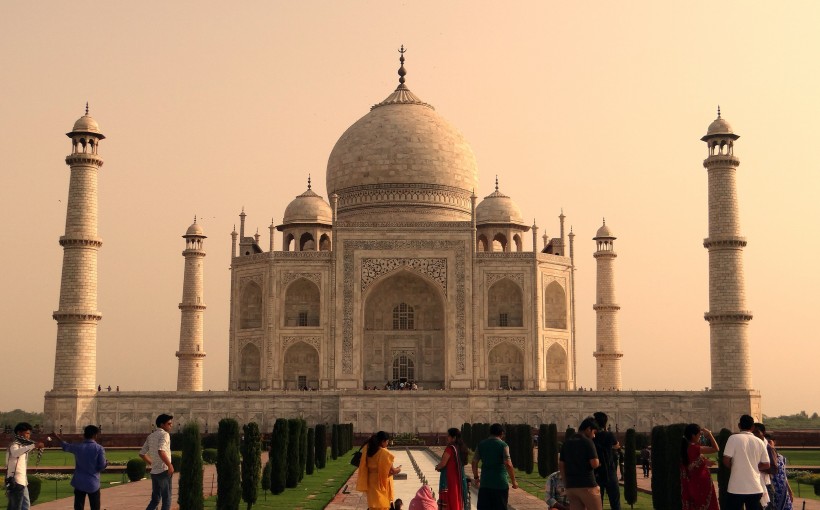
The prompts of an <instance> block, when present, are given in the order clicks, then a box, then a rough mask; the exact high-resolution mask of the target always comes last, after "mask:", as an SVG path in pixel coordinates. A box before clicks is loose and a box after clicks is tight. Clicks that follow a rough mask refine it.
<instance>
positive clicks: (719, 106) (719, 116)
mask: <svg viewBox="0 0 820 510" xmlns="http://www.w3.org/2000/svg"><path fill="white" fill-rule="evenodd" d="M718 118H720V105H718Z"/></svg>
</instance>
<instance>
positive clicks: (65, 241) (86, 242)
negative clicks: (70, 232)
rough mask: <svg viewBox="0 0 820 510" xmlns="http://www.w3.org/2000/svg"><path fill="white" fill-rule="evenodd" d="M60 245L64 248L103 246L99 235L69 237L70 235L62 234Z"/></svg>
mask: <svg viewBox="0 0 820 510" xmlns="http://www.w3.org/2000/svg"><path fill="white" fill-rule="evenodd" d="M60 246H62V247H63V248H68V247H74V246H79V247H87V246H92V247H94V248H99V247H100V246H102V239H100V238H97V237H92V238H83V237H69V236H60Z"/></svg>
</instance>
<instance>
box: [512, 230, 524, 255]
mask: <svg viewBox="0 0 820 510" xmlns="http://www.w3.org/2000/svg"><path fill="white" fill-rule="evenodd" d="M513 243H514V244H515V251H521V248H522V244H521V236H520V235H518V234H515V235H514V236H513Z"/></svg>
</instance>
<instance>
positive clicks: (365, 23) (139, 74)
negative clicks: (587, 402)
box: [0, 1, 820, 415]
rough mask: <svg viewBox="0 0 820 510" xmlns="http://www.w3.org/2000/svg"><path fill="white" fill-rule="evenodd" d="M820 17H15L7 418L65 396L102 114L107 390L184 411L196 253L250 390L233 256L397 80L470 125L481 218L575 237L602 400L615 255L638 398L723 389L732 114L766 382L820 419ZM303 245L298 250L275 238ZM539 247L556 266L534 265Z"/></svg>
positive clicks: (216, 355) (784, 406)
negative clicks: (710, 200)
mask: <svg viewBox="0 0 820 510" xmlns="http://www.w3.org/2000/svg"><path fill="white" fill-rule="evenodd" d="M818 19H820V4H818V3H816V2H790V3H789V4H788V8H783V7H782V6H779V5H774V4H771V3H764V2H720V3H715V2H685V3H677V2H676V3H673V2H654V1H645V2H643V1H642V2H600V3H586V4H584V5H583V6H579V5H575V4H571V3H567V2H541V1H539V2H517V3H512V4H510V3H506V2H505V3H502V2H476V1H469V2H438V1H430V2H418V1H412V2H411V1H405V2H390V1H370V2H366V1H351V2H267V1H266V2H239V3H233V4H226V3H225V2H210V1H208V2H202V1H197V2H130V3H126V2H105V3H100V2H71V3H65V2H36V3H31V2H16V3H9V4H6V5H5V6H4V13H3V22H2V23H3V27H2V29H0V47H2V48H3V51H2V52H0V69H2V73H0V91H2V96H0V140H2V141H3V142H2V147H3V149H4V150H3V155H4V160H5V162H4V164H3V168H4V169H3V172H2V177H3V179H2V183H3V187H2V189H3V194H2V200H0V212H2V215H3V218H4V222H3V224H4V227H3V231H2V233H3V239H4V241H5V245H4V249H3V250H2V251H0V267H2V268H3V278H2V292H0V310H2V311H3V315H2V320H1V321H0V341H2V348H3V352H4V356H3V360H4V362H3V379H4V381H5V388H6V390H5V391H3V392H0V409H2V410H8V409H13V408H16V407H20V408H24V409H28V410H42V406H43V393H44V392H45V391H47V390H48V389H50V388H51V385H52V368H53V365H54V346H55V339H56V323H55V322H54V320H53V319H52V318H51V313H52V311H54V310H55V309H56V308H57V304H58V296H59V286H60V269H61V268H60V264H61V260H62V248H61V247H60V246H59V244H58V242H57V241H58V238H59V236H60V235H62V234H63V232H64V225H65V204H66V198H67V193H68V176H69V170H68V167H67V166H65V164H64V162H63V159H64V157H65V155H66V154H68V153H69V150H70V143H69V140H68V138H66V137H65V135H64V133H66V132H68V131H70V129H71V126H72V124H73V122H74V121H75V120H76V119H77V118H78V117H79V116H80V115H82V113H83V107H84V104H85V102H86V101H89V102H90V103H91V113H92V115H93V116H94V117H95V118H96V119H97V121H98V122H99V123H100V126H101V129H102V131H103V132H104V133H105V135H106V136H107V139H106V140H104V141H103V143H102V144H101V146H100V154H101V155H102V157H103V158H104V159H105V165H104V167H103V169H102V171H101V173H100V179H99V196H100V203H99V206H100V224H99V228H100V235H101V237H102V239H103V246H102V249H101V251H100V255H99V279H100V288H99V310H100V311H101V312H102V314H103V320H102V321H101V322H100V325H99V329H98V367H97V374H98V379H99V382H100V384H102V385H103V386H107V385H109V384H110V385H112V386H116V385H120V387H121V388H122V389H128V390H132V389H144V390H149V389H156V390H171V389H174V388H175V387H176V370H177V360H176V358H175V357H174V352H175V351H176V350H177V347H178V341H179V320H180V312H179V309H178V308H177V304H178V303H179V301H180V298H181V295H182V274H183V258H182V256H181V251H182V250H183V249H184V242H183V240H182V238H181V237H180V236H181V235H182V234H184V233H185V230H186V228H187V227H188V225H189V224H190V223H191V221H192V219H193V216H194V214H196V215H198V216H199V217H200V218H201V219H200V222H201V224H202V226H203V227H204V229H205V232H206V234H207V235H208V236H209V238H208V240H207V242H206V250H207V252H208V256H207V258H206V259H205V262H206V266H205V286H206V289H205V301H206V303H207V305H208V309H207V311H206V313H205V349H206V351H207V354H208V357H207V358H206V361H205V387H206V388H210V389H214V390H219V389H225V388H226V387H227V357H228V356H227V338H228V289H229V278H230V272H229V270H228V267H229V264H230V260H229V259H230V250H231V244H230V236H229V233H230V232H231V229H232V227H233V225H234V223H237V222H238V217H237V215H238V214H239V212H240V209H241V208H242V207H243V206H244V207H245V211H246V212H247V214H248V220H247V221H248V228H249V229H250V231H251V233H252V232H253V231H254V230H255V229H256V228H257V227H258V228H259V231H260V233H262V234H263V236H262V244H263V246H267V242H268V241H267V240H268V234H267V233H268V230H267V226H268V225H269V224H270V221H271V217H273V219H274V221H275V222H276V223H277V224H278V223H279V222H280V221H281V219H282V213H283V212H284V209H285V206H286V205H287V204H288V203H289V201H290V200H291V199H292V198H293V197H294V196H296V195H298V194H299V193H301V192H302V191H304V189H305V185H306V180H307V174H308V173H310V174H311V175H312V176H313V183H314V190H316V191H317V192H319V193H321V194H323V195H324V194H325V186H324V183H325V168H326V163H327V157H328V155H329V153H330V150H331V148H332V147H333V145H334V143H335V142H336V140H337V139H338V138H339V136H340V135H341V134H342V132H344V130H345V129H346V128H347V127H348V126H350V125H351V124H352V123H353V122H355V121H356V120H357V119H358V118H359V117H361V116H362V115H364V114H365V113H367V111H368V109H369V107H370V106H371V105H372V104H374V103H377V102H379V101H381V100H382V99H384V98H385V97H386V96H387V95H388V94H389V93H390V92H391V91H392V90H393V89H394V88H395V85H396V83H397V75H396V69H397V67H398V54H397V52H396V50H397V48H398V47H399V45H400V44H405V45H406V47H407V48H408V52H407V54H406V57H407V63H406V67H407V71H408V75H407V84H408V86H409V87H410V89H411V90H412V91H413V92H414V93H415V94H416V95H418V96H419V97H420V98H422V99H423V100H424V101H426V102H429V103H431V104H433V105H434V106H435V107H436V109H437V111H438V112H439V113H440V114H441V115H442V116H443V117H444V118H446V119H448V120H449V121H450V122H451V123H453V124H454V125H455V126H456V127H458V128H459V129H460V130H461V131H462V132H463V133H464V134H465V136H466V138H467V140H468V141H469V142H470V143H471V145H472V148H473V151H474V152H475V154H476V157H477V160H478V165H479V171H480V182H481V187H480V189H478V190H477V194H478V195H479V196H480V197H484V196H486V195H487V194H489V193H490V192H491V191H492V189H493V179H494V176H495V175H496V174H498V175H499V179H500V183H501V190H502V191H503V192H505V193H506V194H507V195H510V196H511V197H513V198H514V199H515V200H516V201H517V203H518V205H519V206H520V208H521V210H522V212H523V213H524V216H525V218H535V219H536V221H537V223H538V225H539V227H540V229H541V230H540V232H539V235H540V234H541V233H543V232H544V231H546V233H547V234H549V235H550V236H556V235H558V220H557V216H558V214H559V212H560V209H561V208H562V207H563V209H564V212H565V214H566V215H567V222H568V226H569V225H572V226H573V228H574V231H575V233H576V234H577V237H576V246H575V249H576V263H577V282H576V291H577V297H576V306H577V312H578V318H577V331H578V336H577V352H578V357H579V359H578V385H580V386H585V387H589V386H594V384H595V367H594V363H593V358H592V351H593V350H594V343H595V322H594V319H595V317H594V312H593V310H592V304H593V302H594V299H595V297H594V290H595V263H594V259H593V258H592V253H593V251H594V249H595V246H594V243H593V241H592V240H591V238H592V237H593V236H594V234H595V231H596V229H597V228H598V227H599V226H600V224H601V218H602V217H604V216H605V217H606V218H607V224H608V225H610V226H611V227H612V229H613V230H614V231H615V233H616V235H617V236H618V240H617V241H616V242H615V247H616V250H617V252H618V255H619V257H618V259H617V260H616V282H617V297H618V301H619V303H620V305H621V312H620V315H619V319H620V335H621V343H622V350H623V351H624V353H625V356H624V358H623V365H622V367H623V382H624V389H644V390H652V389H659V390H663V389H702V388H703V387H705V386H709V385H710V375H709V328H708V325H707V323H706V322H705V321H704V320H703V313H704V312H705V311H706V310H707V308H708V291H707V283H708V280H707V252H706V250H705V249H704V248H703V246H702V241H703V238H704V237H706V235H707V216H706V213H707V210H706V170H705V169H704V168H703V167H702V160H703V158H704V157H705V156H706V147H705V144H704V143H703V142H701V141H700V137H701V136H702V135H703V134H704V133H705V132H706V127H707V126H708V125H709V123H710V122H711V121H712V120H713V119H714V118H715V109H716V106H717V105H718V104H720V105H721V109H722V112H723V117H724V118H725V119H727V120H728V121H729V122H730V123H731V124H732V126H733V127H734V130H735V132H736V133H738V134H740V135H741V138H740V140H739V141H738V142H737V143H736V145H735V154H736V155H737V156H738V157H739V158H740V160H741V166H740V169H739V171H738V191H739V199H740V206H741V209H740V212H741V232H742V234H743V235H745V236H746V237H747V239H748V241H749V245H748V247H747V248H746V250H745V252H744V261H745V271H746V291H747V302H748V307H749V308H750V309H751V310H752V311H753V312H754V320H753V321H752V322H751V323H750V339H751V343H752V345H751V352H752V361H753V381H754V386H755V388H757V389H760V391H761V392H762V394H763V408H764V412H765V413H766V414H769V415H776V414H782V413H793V412H796V411H799V410H806V411H808V412H810V413H811V412H812V411H820V405H818V391H817V389H816V388H817V384H816V379H814V378H813V377H812V376H811V374H812V373H813V371H814V370H816V365H817V359H818V354H820V347H818V345H817V338H816V333H812V330H811V320H812V317H813V316H814V314H815V313H816V310H815V306H814V304H815V303H814V299H815V292H814V291H815V289H817V288H818V287H820V277H819V276H818V271H817V269H816V262H815V258H816V256H817V254H818V253H820V236H818V235H817V234H816V232H815V230H816V226H815V224H814V223H815V220H816V217H817V216H818V205H817V201H816V200H815V195H816V194H817V191H818V189H820V176H818V174H819V173H818V169H820V151H818V147H817V142H816V140H815V138H814V136H815V133H814V130H815V125H816V123H817V119H820V99H819V98H820V94H819V93H818V92H817V90H818V83H820V58H818V57H817V50H818V48H820V32H818V31H817V26H816V25H817V20H818ZM276 244H277V246H279V247H281V237H277V239H276ZM527 245H530V243H529V242H528V243H527Z"/></svg>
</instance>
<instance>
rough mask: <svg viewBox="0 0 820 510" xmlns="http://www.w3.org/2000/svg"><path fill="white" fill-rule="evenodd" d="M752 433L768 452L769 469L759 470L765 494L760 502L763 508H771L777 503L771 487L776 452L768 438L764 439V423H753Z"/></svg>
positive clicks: (774, 470) (775, 466)
mask: <svg viewBox="0 0 820 510" xmlns="http://www.w3.org/2000/svg"><path fill="white" fill-rule="evenodd" d="M752 434H754V435H755V437H757V438H758V439H760V440H761V441H763V444H765V445H766V453H768V454H769V469H762V470H760V483H762V484H763V486H764V487H766V494H764V495H763V501H761V503H762V504H764V507H765V508H769V509H771V508H774V507H775V506H777V503H778V502H777V501H776V500H775V493H774V488H773V487H772V482H773V479H774V475H776V474H777V452H776V451H775V449H774V446H772V445H771V443H769V440H768V439H766V426H765V425H763V424H762V423H755V426H754V427H753V428H752Z"/></svg>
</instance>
